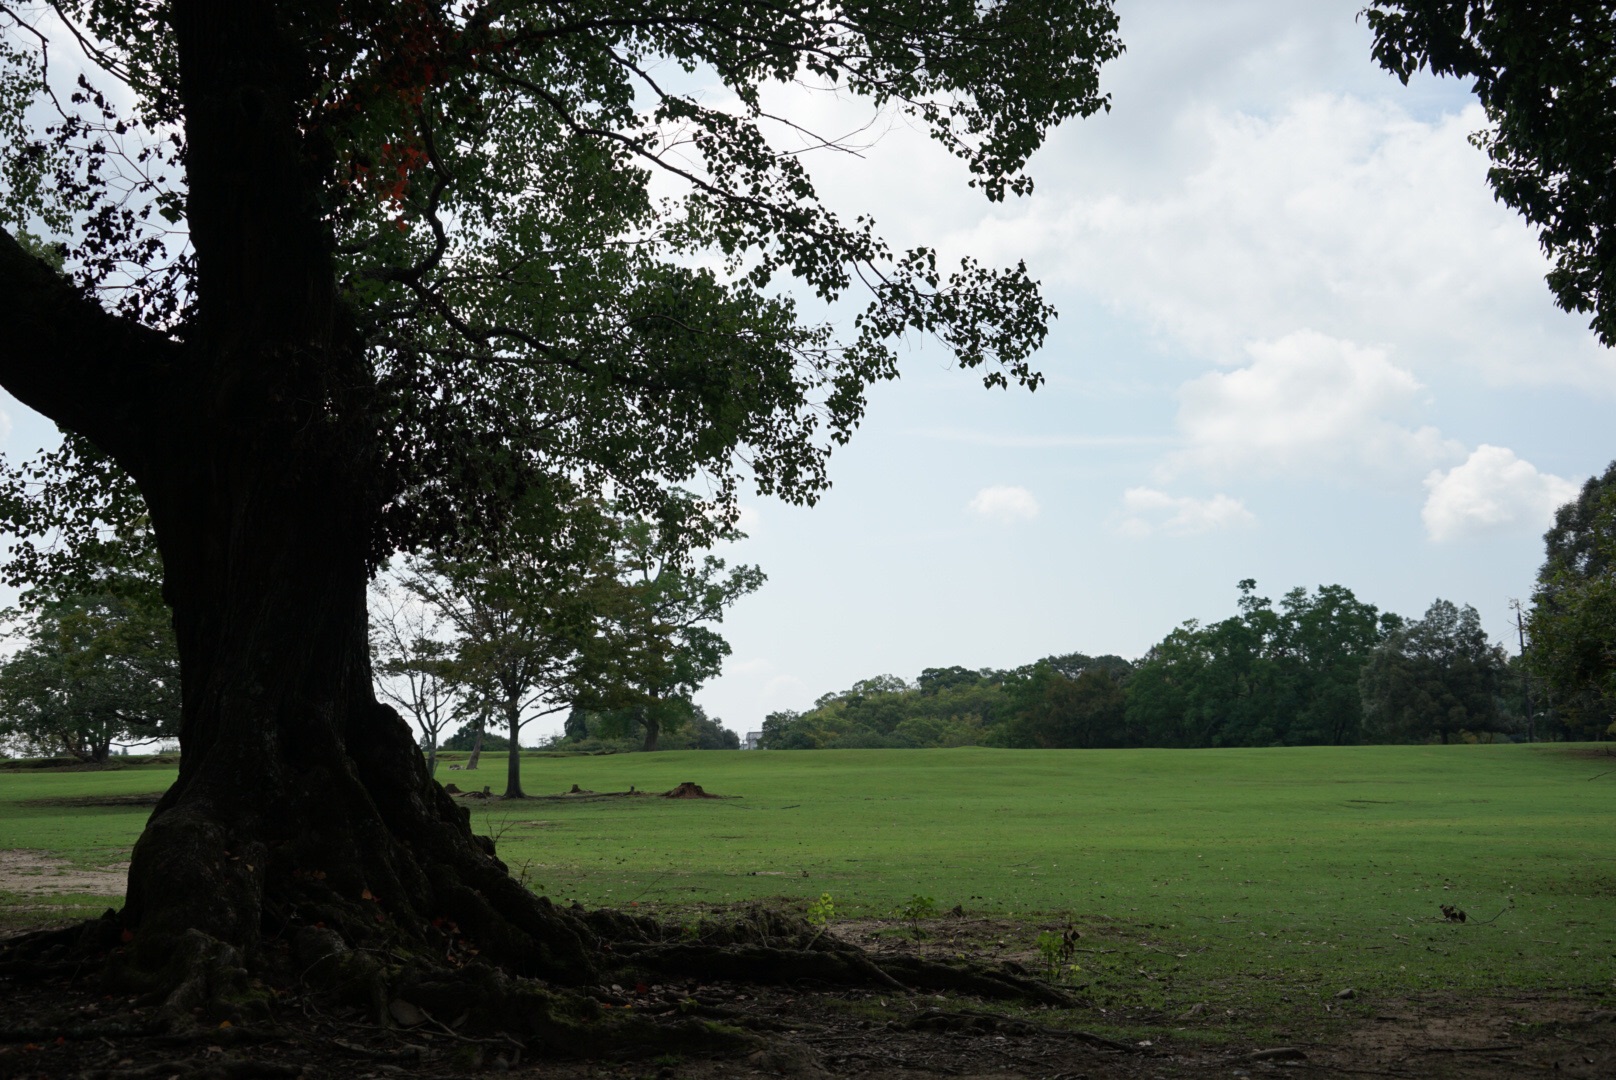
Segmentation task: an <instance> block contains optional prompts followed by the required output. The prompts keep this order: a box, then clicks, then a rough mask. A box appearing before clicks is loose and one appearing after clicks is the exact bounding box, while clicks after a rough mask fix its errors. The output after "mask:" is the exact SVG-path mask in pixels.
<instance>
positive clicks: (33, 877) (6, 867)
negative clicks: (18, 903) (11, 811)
mask: <svg viewBox="0 0 1616 1080" xmlns="http://www.w3.org/2000/svg"><path fill="white" fill-rule="evenodd" d="M128 877H129V864H128V863H127V862H117V863H110V864H108V865H106V866H99V867H94V868H91V869H85V868H83V867H75V866H73V865H72V864H71V863H69V862H68V861H67V860H66V859H62V858H58V857H56V856H55V855H52V854H51V853H50V852H48V851H35V850H30V849H27V848H21V849H12V850H8V851H6V850H0V892H12V893H22V894H23V895H24V896H64V895H73V894H82V893H88V894H90V895H92V896H122V895H123V894H124V888H125V887H126V885H127V881H128Z"/></svg>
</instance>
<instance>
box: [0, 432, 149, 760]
mask: <svg viewBox="0 0 1616 1080" xmlns="http://www.w3.org/2000/svg"><path fill="white" fill-rule="evenodd" d="M66 452H67V453H71V452H72V451H71V450H68V451H66ZM54 458H55V460H58V461H59V460H61V459H62V454H61V453H58V454H57V455H54ZM93 458H94V455H93V452H91V453H90V455H89V458H87V460H86V464H91V462H92V461H93ZM102 464H105V463H104V462H103V463H102ZM51 467H52V459H51V457H47V459H46V460H45V461H44V462H41V463H37V464H36V465H34V466H32V467H21V468H12V467H8V466H6V465H5V463H0V514H4V515H5V518H6V519H7V520H8V521H10V522H11V523H12V527H13V528H14V529H16V530H17V535H16V536H15V537H14V538H13V540H12V545H11V561H10V563H9V564H8V565H7V566H6V568H5V572H4V574H3V575H0V576H3V577H4V580H5V581H6V583H7V584H9V585H12V586H14V587H16V588H17V589H18V590H19V593H20V596H19V604H18V609H17V610H14V611H9V612H6V613H4V614H5V617H7V619H8V621H9V622H10V623H11V626H12V636H13V637H14V638H15V639H17V641H18V643H19V644H18V647H17V649H16V651H14V652H13V653H12V654H11V655H10V656H8V657H6V658H5V660H4V661H0V742H10V743H12V744H13V745H15V746H16V747H18V748H20V749H23V750H24V751H26V752H31V753H40V754H66V755H68V756H71V757H76V758H79V759H82V760H85V761H104V760H106V758H107V756H108V755H109V754H110V753H111V750H112V747H113V744H114V743H117V742H124V743H131V742H149V741H153V740H156V739H159V738H164V739H171V738H173V737H174V736H176V735H177V734H178V733H179V720H180V660H179V653H178V650H177V648H176V645H175V642H174V630H173V626H172V625H171V623H170V619H169V613H168V608H167V606H166V605H165V604H164V603H163V598H162V589H161V580H162V567H161V566H160V564H159V562H158V559H157V552H156V550H155V549H154V548H153V546H152V544H151V524H150V522H149V521H148V520H147V519H146V517H145V515H144V513H142V512H141V509H140V506H139V499H138V497H136V496H134V493H133V492H132V491H130V490H129V489H128V485H127V483H125V482H123V481H122V480H121V479H120V478H115V477H114V476H112V475H111V474H109V473H108V472H106V471H100V472H98V473H97V472H94V471H92V475H89V476H87V477H85V479H86V480H87V481H88V482H87V483H86V484H85V485H84V486H82V487H81V488H80V489H79V491H78V492H77V494H76V496H75V499H76V500H77V501H78V502H79V503H87V504H89V505H93V506H95V507H97V509H98V514H97V515H96V516H95V520H93V521H86V520H84V518H83V517H82V516H81V515H80V514H78V513H77V512H76V510H75V509H74V508H73V507H72V506H69V505H67V504H66V503H64V502H63V501H61V500H59V499H56V498H53V497H52V496H53V495H61V494H65V493H63V492H60V491H57V490H55V489H53V488H51V487H50V485H49V484H48V483H47V482H46V480H45V474H46V473H48V472H49V470H50V469H51ZM42 485H43V486H44V489H45V492H46V494H45V496H44V497H40V496H39V494H38V492H39V491H40V490H41V487H42Z"/></svg>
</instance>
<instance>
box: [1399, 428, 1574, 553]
mask: <svg viewBox="0 0 1616 1080" xmlns="http://www.w3.org/2000/svg"><path fill="white" fill-rule="evenodd" d="M1425 487H1426V492H1427V494H1426V497H1425V508H1424V510H1423V511H1421V513H1420V516H1421V518H1423V519H1424V521H1425V532H1426V535H1427V536H1429V537H1430V538H1431V539H1432V540H1435V541H1438V542H1441V541H1444V540H1454V539H1460V538H1463V537H1466V536H1470V535H1474V534H1476V533H1482V532H1490V531H1494V530H1497V529H1503V528H1508V527H1509V526H1513V525H1520V526H1530V527H1531V528H1534V529H1541V528H1544V527H1546V526H1547V525H1548V524H1549V523H1550V522H1551V521H1552V520H1553V519H1554V511H1555V509H1556V508H1558V507H1559V506H1561V505H1562V504H1564V503H1567V502H1569V501H1571V500H1572V499H1573V498H1575V497H1576V495H1577V485H1576V484H1574V483H1572V482H1571V481H1569V480H1566V479H1563V478H1561V477H1558V476H1555V475H1553V474H1552V473H1543V472H1538V470H1537V468H1536V467H1535V466H1534V465H1533V464H1532V463H1531V462H1529V461H1522V460H1521V459H1520V458H1518V457H1516V456H1515V452H1514V451H1513V450H1510V449H1507V448H1506V447H1502V446H1488V445H1487V444H1486V443H1483V444H1482V445H1480V446H1478V447H1476V449H1475V450H1474V451H1473V452H1472V453H1471V455H1470V457H1469V458H1468V459H1466V460H1465V462H1464V463H1463V464H1462V465H1456V466H1454V467H1453V468H1451V469H1449V470H1448V471H1447V472H1443V471H1441V470H1440V469H1439V470H1436V471H1434V472H1432V473H1431V475H1429V476H1427V477H1426V478H1425Z"/></svg>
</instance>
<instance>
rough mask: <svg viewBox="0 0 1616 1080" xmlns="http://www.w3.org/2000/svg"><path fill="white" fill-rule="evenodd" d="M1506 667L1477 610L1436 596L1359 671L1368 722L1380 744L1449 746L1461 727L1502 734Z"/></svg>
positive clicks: (1461, 730) (1365, 718)
mask: <svg viewBox="0 0 1616 1080" xmlns="http://www.w3.org/2000/svg"><path fill="white" fill-rule="evenodd" d="M1507 669H1508V658H1507V657H1506V656H1505V655H1504V650H1503V649H1502V648H1501V647H1500V646H1498V645H1494V644H1492V643H1491V642H1489V641H1488V640H1487V634H1486V631H1484V630H1483V629H1482V627H1481V616H1480V615H1478V614H1477V613H1476V609H1475V608H1473V607H1471V606H1470V605H1469V604H1466V605H1465V606H1464V607H1462V608H1459V607H1455V606H1454V605H1453V604H1451V603H1449V602H1448V601H1446V600H1437V601H1435V602H1433V603H1432V604H1431V606H1430V607H1429V608H1427V609H1426V612H1425V615H1424V617H1423V618H1420V619H1418V620H1415V621H1414V622H1411V623H1409V624H1408V625H1406V626H1403V627H1399V628H1397V629H1395V630H1393V631H1392V632H1391V633H1389V634H1387V636H1386V639H1385V640H1384V641H1383V642H1381V644H1380V647H1379V648H1377V649H1376V650H1375V652H1374V653H1373V654H1372V655H1371V656H1370V658H1369V662H1368V664H1366V665H1365V667H1364V671H1363V676H1362V693H1363V707H1364V722H1365V725H1366V726H1367V727H1368V729H1369V730H1370V731H1371V733H1372V734H1373V735H1374V736H1375V737H1376V739H1377V740H1378V741H1382V742H1424V741H1426V740H1427V739H1431V738H1436V739H1440V740H1441V741H1442V742H1444V743H1446V742H1448V741H1449V740H1450V739H1451V738H1452V737H1454V736H1455V735H1458V734H1460V733H1461V732H1474V733H1486V732H1497V731H1501V730H1503V729H1504V726H1505V725H1504V717H1503V715H1502V713H1501V711H1500V709H1499V695H1500V693H1501V691H1502V688H1503V679H1504V674H1505V672H1506V670H1507Z"/></svg>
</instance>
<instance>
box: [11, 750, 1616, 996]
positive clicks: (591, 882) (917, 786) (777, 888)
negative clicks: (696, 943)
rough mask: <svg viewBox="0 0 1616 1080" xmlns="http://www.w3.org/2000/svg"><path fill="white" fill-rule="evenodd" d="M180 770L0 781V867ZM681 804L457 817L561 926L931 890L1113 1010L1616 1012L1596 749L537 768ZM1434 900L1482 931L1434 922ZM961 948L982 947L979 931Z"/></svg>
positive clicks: (882, 909) (968, 753)
mask: <svg viewBox="0 0 1616 1080" xmlns="http://www.w3.org/2000/svg"><path fill="white" fill-rule="evenodd" d="M447 760H448V761H450V762H453V761H455V760H456V758H455V757H454V756H453V755H451V756H450V757H449V758H448V759H447ZM439 775H440V779H443V780H445V781H452V782H456V783H458V784H459V785H460V786H461V787H466V788H470V787H473V786H474V784H475V786H479V787H480V785H481V784H483V783H491V784H493V785H494V789H495V791H496V792H497V791H498V790H499V789H500V787H501V786H502V782H503V776H504V765H503V761H502V760H493V761H490V760H488V759H487V758H485V763H484V768H483V770H482V771H480V772H478V773H462V772H452V771H447V770H446V769H443V768H441V767H440V774H439ZM172 776H173V771H172V769H171V768H169V769H160V768H154V769H129V770H123V771H116V772H105V773H84V772H69V773H35V772H28V771H19V772H6V771H0V849H4V850H13V851H16V850H28V849H34V850H45V851H48V852H50V853H53V854H54V855H55V856H56V857H58V858H60V859H62V860H63V867H64V868H67V867H76V868H90V867H104V866H106V865H108V864H111V863H115V862H116V861H117V860H118V859H120V858H124V857H126V853H127V850H128V848H129V845H130V844H131V843H132V842H133V840H134V838H135V837H136V835H138V833H139V830H140V827H141V824H142V823H143V821H144V819H145V816H146V814H147V813H148V812H149V811H148V810H147V809H145V808H140V807H128V806H93V807H92V806H83V805H67V804H64V802H63V801H65V800H73V799H82V798H83V797H86V796H97V795H107V796H111V795H119V796H127V795H131V794H135V793H138V792H141V791H157V790H160V789H161V788H162V787H163V786H164V785H165V784H166V783H168V782H169V781H170V780H171V779H172ZM683 780H693V781H695V782H697V783H700V784H701V785H703V786H704V787H705V788H706V789H707V790H708V791H709V792H714V793H718V794H722V795H727V796H734V797H733V798H726V799H723V800H664V799H655V798H617V799H593V800H592V799H578V798H575V797H574V798H569V799H535V800H531V801H527V802H510V803H506V802H501V801H499V800H490V801H487V802H482V801H479V800H468V801H467V805H468V806H470V807H471V810H472V814H473V816H474V819H475V823H476V825H477V827H478V831H480V832H487V833H489V834H491V835H494V836H495V837H496V838H497V839H498V841H499V851H500V854H501V856H502V857H503V858H504V859H505V860H506V861H507V862H508V863H510V864H511V866H512V867H513V869H514V870H515V871H516V872H518V873H520V874H522V875H523V876H524V877H525V878H526V879H527V880H528V882H529V884H530V885H531V886H532V887H533V888H534V889H535V890H537V891H540V892H544V893H546V894H548V895H549V896H551V897H552V898H554V899H556V900H557V901H561V902H566V901H571V900H574V899H576V900H579V901H581V902H583V903H584V904H586V905H596V904H604V905H619V906H621V905H629V904H634V905H637V906H639V907H642V908H648V909H651V910H664V911H666V910H682V909H688V908H691V907H697V906H699V907H704V908H706V907H713V906H724V905H731V904H736V903H741V902H746V901H751V900H759V899H767V900H773V899H777V898H779V899H780V900H781V902H782V903H794V904H799V905H800V904H802V903H804V902H806V901H807V900H809V899H811V898H814V897H818V896H819V895H820V894H822V893H827V892H828V893H830V894H831V895H832V897H833V898H834V901H835V906H836V918H837V919H838V920H864V919H869V918H876V917H885V916H890V915H891V913H892V912H893V910H894V909H895V908H898V907H900V906H902V905H903V904H904V903H905V902H906V901H907V900H908V899H909V898H910V897H912V896H915V895H921V896H925V897H929V898H931V899H932V900H933V901H934V902H935V907H936V910H937V912H938V914H939V917H938V918H937V919H935V920H933V921H931V922H930V923H929V924H928V925H929V926H930V928H931V932H932V936H933V941H934V942H935V941H938V940H941V939H943V938H945V937H947V936H948V935H949V934H950V932H951V931H950V925H951V921H950V920H949V919H948V918H946V917H942V913H944V912H947V911H948V910H949V909H951V908H953V907H954V906H955V905H956V904H957V905H960V906H961V908H963V909H964V910H965V912H967V913H968V914H969V915H972V916H979V917H983V918H985V919H987V920H988V923H989V924H991V925H997V926H1000V927H1001V928H1002V929H1001V930H999V931H995V932H996V933H999V934H1000V935H1001V940H1005V941H1006V945H1005V948H1006V949H1007V950H1009V951H1014V950H1015V949H1016V948H1017V947H1019V948H1021V949H1022V950H1023V951H1025V949H1026V947H1027V945H1028V942H1030V940H1031V939H1032V937H1034V936H1036V934H1037V932H1038V931H1039V930H1040V929H1042V928H1049V927H1054V926H1061V925H1064V924H1065V923H1066V922H1067V921H1070V922H1071V923H1072V924H1073V925H1075V926H1077V927H1078V928H1079V929H1080V930H1082V932H1083V934H1084V937H1083V940H1082V942H1081V945H1082V947H1083V948H1084V950H1085V951H1084V952H1081V953H1079V954H1078V955H1077V957H1076V960H1077V962H1078V963H1079V964H1080V965H1081V969H1082V970H1080V971H1078V972H1074V973H1072V975H1071V978H1072V981H1073V982H1074V983H1075V984H1077V985H1079V986H1083V987H1085V991H1084V992H1085V993H1086V994H1087V995H1088V996H1090V997H1091V998H1093V999H1094V1000H1096V1001H1098V1002H1101V1003H1105V1002H1107V1001H1110V1002H1113V1003H1116V1004H1119V1005H1124V1004H1125V1005H1131V1006H1142V1007H1146V1008H1160V1009H1173V1008H1177V1007H1179V1006H1182V1005H1183V1004H1185V1003H1187V1002H1191V1001H1201V1002H1207V1003H1209V1004H1210V1005H1211V1006H1213V1007H1215V1008H1227V1009H1231V1010H1232V1009H1236V1008H1247V1007H1251V1006H1253V1005H1254V1004H1255V1005H1262V1004H1263V1003H1265V1002H1266V1003H1268V1004H1270V1005H1274V1006H1276V1007H1278V1006H1282V1005H1283V1004H1286V1003H1295V1004H1296V1005H1297V1007H1301V1005H1302V1004H1303V1003H1306V1004H1307V1007H1308V1008H1314V1009H1316V1008H1320V1007H1322V1004H1321V1003H1328V1002H1329V1001H1330V1000H1331V998H1332V996H1333V993H1334V992H1335V991H1336V990H1339V989H1341V988H1344V987H1353V988H1355V989H1357V990H1358V991H1359V992H1360V994H1367V995H1371V996H1372V995H1375V994H1380V995H1385V994H1417V993H1420V992H1422V991H1427V990H1443V991H1449V990H1451V991H1457V992H1460V993H1466V994H1469V993H1475V994H1496V993H1510V992H1514V991H1538V992H1541V991H1545V990H1556V989H1559V990H1566V991H1571V990H1576V991H1578V992H1593V993H1604V992H1607V991H1612V990H1616V985H1613V980H1616V917H1613V914H1612V904H1613V901H1616V844H1613V843H1612V835H1613V833H1612V825H1613V824H1616V758H1611V757H1608V756H1606V753H1605V750H1604V748H1602V747H1583V748H1580V749H1577V748H1567V747H1564V746H1544V745H1538V746H1450V747H1442V746H1429V747H1358V748H1347V749H1335V748H1296V749H1265V750H1209V751H1205V750H1204V751H1168V750H1146V751H1007V750H982V749H960V750H912V751H822V752H818V753H714V752H706V753H702V752H683V753H663V754H632V755H622V756H610V757H544V756H533V757H530V758H528V759H527V760H526V762H525V764H524V784H525V785H526V787H527V790H528V791H530V792H535V793H558V792H564V791H567V790H568V789H569V788H571V786H572V785H574V784H577V785H578V786H580V787H581V788H584V789H588V790H593V791H595V792H621V791H626V790H628V789H629V787H630V786H631V785H632V786H634V787H635V788H637V789H638V790H641V791H662V790H665V789H668V788H671V787H673V786H674V785H675V784H676V783H678V782H679V781H683ZM15 884H16V883H15V881H13V882H12V885H15ZM107 902H108V901H107V900H105V899H96V898H91V897H84V896H63V897H59V898H55V899H50V900H43V899H41V898H40V897H38V896H37V895H28V894H24V893H23V892H21V891H18V890H16V889H15V888H12V889H11V891H7V892H0V904H3V905H6V906H8V907H9V909H10V910H9V911H7V912H6V922H7V923H8V924H9V925H13V926H15V925H19V924H21V923H27V922H38V921H41V920H42V919H44V918H48V917H50V916H51V915H53V914H60V912H53V911H51V910H49V908H50V907H51V906H52V905H75V904H77V905H86V906H89V907H95V908H96V909H99V907H101V906H104V905H105V904H106V903H107ZM1442 904H1452V905H1456V906H1457V907H1459V908H1462V909H1464V910H1465V911H1466V912H1468V914H1469V916H1470V919H1469V921H1467V922H1465V923H1463V924H1460V923H1454V922H1448V921H1446V920H1444V919H1443V918H1442V915H1441V912H1440V910H1439V909H1440V905H1442ZM955 921H956V922H957V920H955ZM833 925H834V924H833ZM890 932H892V933H898V932H899V931H898V930H897V929H896V928H894V929H893V930H892V931H890ZM990 936H991V934H990ZM986 946H987V947H989V948H996V947H997V942H996V941H988V942H986ZM962 947H965V946H962ZM969 947H970V948H973V949H977V950H980V949H981V948H983V947H984V942H983V941H982V940H981V939H980V935H978V939H977V940H975V941H973V942H972V943H971V944H970V946H969Z"/></svg>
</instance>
